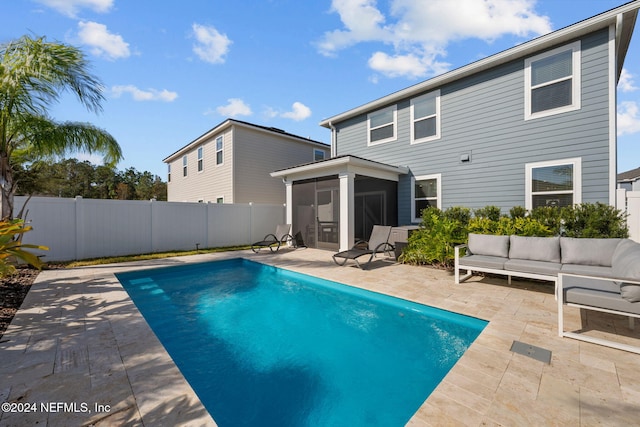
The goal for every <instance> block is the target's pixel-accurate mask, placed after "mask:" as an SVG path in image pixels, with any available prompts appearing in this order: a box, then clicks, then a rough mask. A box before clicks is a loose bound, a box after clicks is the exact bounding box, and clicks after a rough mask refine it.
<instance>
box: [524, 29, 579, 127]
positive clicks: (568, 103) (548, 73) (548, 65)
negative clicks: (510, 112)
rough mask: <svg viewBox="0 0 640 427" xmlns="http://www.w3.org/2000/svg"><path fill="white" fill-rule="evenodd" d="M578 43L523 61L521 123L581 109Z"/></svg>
mask: <svg viewBox="0 0 640 427" xmlns="http://www.w3.org/2000/svg"><path fill="white" fill-rule="evenodd" d="M580 74H581V73H580V41H576V42H574V43H571V44H569V45H566V46H562V47H559V48H556V49H553V50H550V51H548V52H545V53H542V54H540V55H536V56H534V57H531V58H527V59H525V61H524V100H525V110H524V119H525V120H529V119H535V118H538V117H545V116H550V115H553V114H559V113H564V112H567V111H573V110H579V109H580Z"/></svg>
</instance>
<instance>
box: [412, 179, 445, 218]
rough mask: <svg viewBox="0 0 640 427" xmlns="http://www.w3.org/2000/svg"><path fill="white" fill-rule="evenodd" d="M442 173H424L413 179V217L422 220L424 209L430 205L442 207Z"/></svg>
mask: <svg viewBox="0 0 640 427" xmlns="http://www.w3.org/2000/svg"><path fill="white" fill-rule="evenodd" d="M441 195H442V174H439V173H438V174H433V175H422V176H416V177H413V178H412V179H411V218H412V220H413V222H420V221H421V220H422V211H423V210H424V209H426V208H428V207H431V206H433V207H437V208H439V209H441V208H442V199H441Z"/></svg>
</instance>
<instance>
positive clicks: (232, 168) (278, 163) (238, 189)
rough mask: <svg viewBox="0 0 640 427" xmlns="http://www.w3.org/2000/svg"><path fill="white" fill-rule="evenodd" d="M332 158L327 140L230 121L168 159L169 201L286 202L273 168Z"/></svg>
mask: <svg viewBox="0 0 640 427" xmlns="http://www.w3.org/2000/svg"><path fill="white" fill-rule="evenodd" d="M329 156H330V147H329V145H327V144H324V143H322V142H319V141H314V140H311V139H309V138H304V137H301V136H297V135H293V134H290V133H287V132H285V131H283V130H281V129H276V128H273V127H266V126H259V125H255V124H252V123H248V122H243V121H239V120H234V119H228V120H226V121H224V122H222V123H221V124H219V125H218V126H216V127H214V128H213V129H211V130H209V131H208V132H206V133H205V134H203V135H202V136H199V137H198V138H196V139H195V140H193V141H192V142H190V143H189V144H187V145H185V146H184V147H182V148H181V149H179V150H178V151H176V152H175V153H173V154H171V155H170V156H168V157H167V158H166V159H164V160H163V161H164V162H165V163H166V164H167V172H168V175H167V182H168V184H167V200H168V201H170V202H202V203H208V202H211V203H249V202H253V203H270V204H279V203H285V187H284V185H283V184H282V180H281V179H279V178H272V177H271V176H270V175H269V174H270V172H273V171H274V170H278V169H284V168H287V167H291V166H294V165H299V164H301V163H312V162H315V161H318V160H323V159H326V158H329Z"/></svg>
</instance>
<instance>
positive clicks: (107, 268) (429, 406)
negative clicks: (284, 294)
mask: <svg viewBox="0 0 640 427" xmlns="http://www.w3.org/2000/svg"><path fill="white" fill-rule="evenodd" d="M238 256H243V257H246V258H249V259H254V260H257V261H260V262H264V263H268V264H272V265H276V266H278V267H283V268H287V269H291V270H295V271H299V272H301V273H306V274H311V275H314V276H317V277H322V278H325V279H329V280H335V281H338V282H341V283H344V284H347V285H352V286H358V287H362V288H366V289H369V290H372V291H375V292H381V293H385V294H389V295H393V296H396V297H399V298H404V299H407V300H412V301H416V302H419V303H423V304H427V305H431V306H434V307H438V308H443V309H446V310H451V311H455V312H458V313H462V314H466V315H470V316H475V317H479V318H482V319H485V320H489V321H490V323H489V325H488V326H487V327H486V328H485V330H484V331H483V332H482V334H481V335H480V336H479V337H478V339H477V340H476V341H475V342H474V343H473V345H472V346H471V347H470V348H469V350H468V351H467V352H466V353H465V355H464V356H463V357H462V358H461V359H460V361H459V362H458V363H457V364H456V365H455V367H454V368H453V369H452V370H451V372H450V373H449V374H448V375H447V376H446V378H445V379H444V380H443V381H442V383H441V384H440V385H439V386H438V388H437V389H436V390H435V391H434V392H433V393H432V394H431V396H430V397H429V398H428V399H427V400H426V401H425V402H424V404H423V405H422V407H421V408H420V409H419V411H418V412H417V413H416V414H415V415H414V417H413V418H412V419H411V421H410V422H409V425H411V426H429V425H434V426H435V425H464V426H469V425H478V426H479V425H576V426H587V425H608V426H615V425H620V426H628V425H632V424H637V423H638V414H639V413H640V355H636V354H632V353H627V352H623V351H620V350H614V349H610V348H606V347H602V346H597V345H594V344H589V343H585V342H580V341H576V340H571V339H568V338H559V337H558V336H557V329H556V328H557V326H556V322H557V314H556V313H557V306H556V301H555V299H554V295H553V288H552V286H551V285H549V284H544V283H534V282H525V281H515V280H514V281H513V284H512V285H511V286H507V283H506V280H503V279H500V278H484V279H483V278H480V277H474V278H473V279H471V280H469V281H467V282H465V283H463V284H460V285H454V283H453V276H452V273H449V272H446V271H442V270H435V269H432V268H427V267H415V266H408V265H400V264H395V263H390V262H386V261H375V262H374V263H372V268H371V269H370V270H369V271H362V270H360V269H357V268H353V267H349V266H347V267H338V266H336V265H335V264H334V263H333V262H332V260H331V253H330V252H326V251H320V250H313V249H298V250H281V251H280V252H278V253H276V254H271V253H267V252H262V253H259V254H253V253H251V252H250V251H246V252H228V253H220V254H208V255H196V256H191V257H180V258H169V259H164V260H154V261H142V262H136V263H126V264H113V265H103V266H95V267H89V268H78V269H65V270H50V271H43V272H42V273H41V274H40V275H39V276H38V279H37V281H36V283H34V285H33V287H32V288H31V291H30V292H29V294H28V295H27V298H26V299H25V301H24V303H23V306H22V308H21V309H20V310H19V311H18V313H17V315H16V317H15V318H14V320H13V322H12V324H11V325H10V327H9V329H8V330H7V331H6V333H5V334H4V336H3V338H2V340H1V341H2V342H0V360H2V363H1V365H0V401H2V402H5V401H8V402H12V403H36V404H37V405H38V406H37V411H34V412H29V413H25V412H21V413H7V412H0V425H3V426H12V425H16V426H23V425H35V424H38V425H43V426H44V425H48V426H67V425H90V424H91V425H97V426H101V425H148V426H151V425H153V426H156V425H193V426H201V425H215V422H214V420H213V419H212V418H211V416H210V415H209V414H208V413H207V411H206V410H205V409H204V407H203V406H202V404H201V402H200V400H199V399H198V397H197V396H196V395H195V393H194V392H193V390H192V389H191V387H190V386H189V384H188V383H187V382H186V381H185V379H184V378H183V377H182V374H181V373H180V371H179V370H178V369H177V367H176V366H175V364H174V363H173V361H172V360H171V358H170V357H169V355H168V354H167V353H166V351H165V350H164V348H163V347H162V345H161V344H160V343H159V341H158V340H157V339H156V337H155V335H154V334H153V333H152V332H151V330H150V329H149V327H148V325H147V324H146V322H145V321H144V319H143V318H142V316H141V315H140V313H139V312H138V310H137V308H136V307H135V305H134V304H133V302H132V301H131V299H130V298H129V296H128V294H127V293H126V292H125V291H124V289H123V288H122V286H121V285H120V284H119V282H118V281H117V280H116V278H115V276H114V273H116V272H120V271H128V270H133V269H140V268H152V267H158V266H167V265H178V264H184V263H191V262H202V261H206V260H216V259H224V258H231V257H238ZM587 314H588V316H589V317H588V318H587V319H586V320H585V319H583V321H586V322H587V326H593V325H596V326H597V328H598V329H603V330H609V331H616V332H618V333H619V334H621V335H623V334H626V335H629V336H630V337H632V338H629V339H632V340H640V330H639V329H640V328H636V331H633V332H632V331H629V329H628V328H627V319H625V318H618V317H615V316H609V315H603V314H599V313H591V312H590V313H587ZM565 322H566V325H567V327H568V328H573V329H578V328H579V327H580V325H581V323H580V322H581V320H580V316H579V311H578V310H573V309H571V310H567V312H566V317H565ZM617 338H622V339H626V338H625V337H617ZM514 340H517V341H521V342H524V343H527V344H531V345H535V346H538V347H542V348H545V349H548V350H550V351H551V352H552V360H551V363H550V364H546V363H543V362H539V361H537V360H534V359H532V358H529V357H527V356H523V355H520V354H516V353H513V352H511V351H510V348H511V344H512V342H513V341H514ZM636 342H637V341H636ZM41 403H49V405H50V406H49V408H48V410H46V411H43V410H41V409H42V408H41V406H40V404H41ZM83 403H84V404H86V405H87V406H86V407H84V406H81V405H82V404H83ZM60 404H67V407H66V408H65V407H64V406H60ZM73 404H75V405H76V407H73V406H72V405H73ZM96 404H98V405H102V406H99V407H96V406H95V405H96ZM16 406H17V405H16ZM85 409H86V410H85Z"/></svg>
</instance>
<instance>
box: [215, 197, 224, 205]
mask: <svg viewBox="0 0 640 427" xmlns="http://www.w3.org/2000/svg"><path fill="white" fill-rule="evenodd" d="M216 203H217V204H222V203H224V196H220V197H216Z"/></svg>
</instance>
